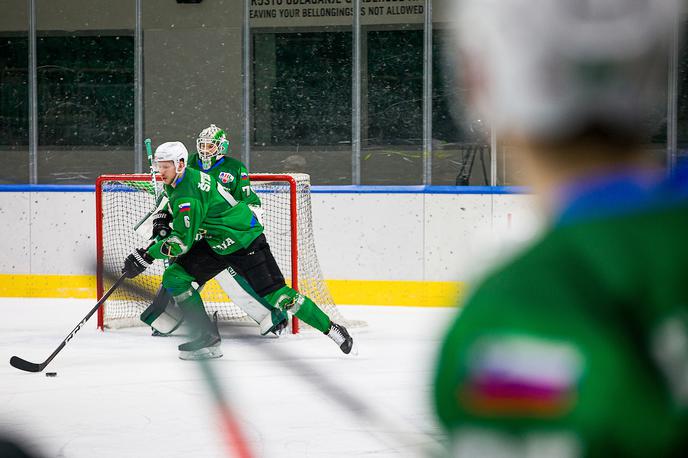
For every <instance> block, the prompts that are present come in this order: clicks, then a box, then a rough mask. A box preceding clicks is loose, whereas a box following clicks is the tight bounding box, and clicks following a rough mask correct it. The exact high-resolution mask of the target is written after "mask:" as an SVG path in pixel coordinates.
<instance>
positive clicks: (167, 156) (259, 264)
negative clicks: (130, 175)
mask: <svg viewBox="0 0 688 458" xmlns="http://www.w3.org/2000/svg"><path fill="white" fill-rule="evenodd" d="M188 159H189V157H188V152H187V150H186V148H185V147H184V145H183V144H182V143H180V142H167V143H163V144H162V145H160V146H158V148H157V149H156V150H155V163H156V166H157V168H158V172H159V173H160V176H161V177H162V180H163V182H164V183H165V185H164V190H165V194H166V195H167V197H168V199H169V207H170V210H171V212H172V221H173V228H172V231H171V233H170V234H169V235H168V236H166V237H164V238H162V239H160V240H158V241H157V242H156V243H154V244H153V245H152V246H150V247H149V248H148V249H143V248H139V249H137V250H135V251H134V252H133V253H131V254H130V255H129V256H128V257H127V258H126V260H125V262H124V268H123V269H122V272H123V273H124V274H126V276H127V277H128V278H134V277H136V276H137V275H139V274H140V273H142V272H143V271H144V270H145V269H146V268H147V267H148V266H149V265H150V264H151V263H152V262H153V260H154V259H171V258H174V259H175V260H174V263H173V264H171V265H170V266H169V267H168V268H166V269H165V273H164V274H163V279H162V283H163V287H164V288H165V289H166V290H167V291H168V292H169V293H170V295H171V296H172V297H173V298H174V302H175V303H176V305H178V306H179V307H180V308H181V309H182V310H183V312H184V318H185V319H186V320H188V321H189V322H190V324H191V326H192V327H193V328H194V329H196V330H200V335H199V336H198V337H197V338H196V339H194V340H192V341H190V342H187V343H184V344H182V345H180V346H179V352H180V354H179V357H180V358H181V359H210V358H218V357H221V356H222V350H221V349H220V333H219V332H218V329H217V323H214V322H212V321H211V320H210V318H209V317H208V315H207V314H206V311H205V307H204V305H203V301H202V299H201V296H200V294H199V292H198V290H197V289H196V288H194V287H193V285H192V283H194V282H196V283H197V284H199V285H202V284H204V283H205V282H207V281H208V280H210V279H211V278H213V277H215V276H216V275H217V274H218V273H220V272H223V271H225V270H226V269H228V268H231V269H232V273H233V277H235V278H236V279H237V282H239V283H240V284H241V285H242V288H243V290H244V291H245V293H246V295H247V296H251V297H253V298H256V299H258V298H260V300H264V301H266V302H267V303H268V304H270V305H271V306H273V307H277V308H279V309H281V310H283V311H289V312H291V313H293V314H294V315H296V316H297V317H298V318H299V319H301V320H303V321H304V322H305V323H306V324H309V325H311V326H312V327H314V328H316V329H318V330H319V331H321V332H323V333H324V334H326V335H327V336H328V337H330V338H331V339H332V340H333V341H334V342H335V343H336V344H337V346H338V347H339V348H340V349H341V350H342V351H343V352H344V353H350V352H351V349H352V345H353V339H352V338H351V337H350V336H349V333H348V332H347V330H346V328H344V326H341V325H339V324H336V323H333V322H332V321H330V318H329V317H328V316H327V315H326V314H325V313H324V312H323V311H322V310H320V308H319V307H318V306H317V305H316V304H315V303H314V302H313V301H312V300H311V299H309V298H308V297H306V296H304V295H302V294H300V293H298V292H297V291H295V290H294V289H292V288H290V287H288V286H286V284H285V282H284V277H283V276H282V273H281V272H280V269H279V267H278V265H277V262H276V261H275V259H274V258H273V256H272V253H271V251H270V247H269V245H268V243H267V240H266V239H265V235H264V234H263V225H262V224H261V223H260V221H259V220H258V218H257V217H256V215H255V214H254V213H253V212H252V211H251V209H250V208H249V206H248V205H247V204H246V202H245V201H240V202H239V201H237V200H236V199H234V197H232V195H231V194H229V192H227V190H226V189H225V188H224V187H222V186H221V185H219V184H218V183H217V181H215V179H214V178H212V177H211V176H210V175H208V174H206V173H204V172H201V171H198V170H195V169H192V168H190V167H187V162H188ZM198 234H200V235H202V238H201V239H200V240H196V239H197V235H198ZM170 319H171V320H172V321H175V320H176V317H170V316H169V314H168V313H167V312H166V311H165V310H162V311H161V312H160V315H159V316H157V317H154V319H152V320H151V323H150V324H151V325H152V326H153V327H154V328H155V329H158V327H157V325H158V324H159V323H158V322H163V321H168V320H170Z"/></svg>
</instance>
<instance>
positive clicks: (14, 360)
mask: <svg viewBox="0 0 688 458" xmlns="http://www.w3.org/2000/svg"><path fill="white" fill-rule="evenodd" d="M125 278H126V277H125V276H124V274H122V276H120V277H119V279H117V281H116V282H115V284H114V285H112V286H111V287H110V289H109V290H107V291H106V292H105V294H103V297H101V298H100V300H99V301H98V302H97V303H96V305H94V306H93V308H92V309H91V310H90V311H89V312H88V313H87V314H86V316H85V317H84V318H83V319H82V320H81V321H80V322H79V324H77V325H76V327H75V328H74V329H72V332H70V333H69V335H67V337H65V338H64V340H63V341H62V342H61V343H60V345H59V346H58V347H57V348H56V349H55V351H53V352H52V353H51V354H50V356H48V359H46V360H45V361H43V362H42V363H40V364H38V363H32V362H30V361H26V360H25V359H22V358H19V357H18V356H12V357H11V358H10V364H11V365H12V367H16V368H17V369H19V370H21V371H25V372H41V371H43V369H45V368H46V366H47V365H48V364H50V361H52V360H53V358H55V356H57V354H58V353H59V352H60V351H61V350H62V349H63V348H64V347H65V345H67V342H69V341H70V340H72V337H74V335H75V334H76V333H77V332H78V331H79V329H81V327H82V326H83V325H84V324H85V323H86V322H87V321H88V319H89V318H91V317H92V316H93V314H94V313H96V311H97V310H98V309H99V308H100V306H101V305H103V303H104V302H105V301H106V300H107V298H108V297H110V295H111V294H112V293H113V292H114V291H115V290H116V289H117V287H119V285H121V284H122V282H123V281H124V279H125Z"/></svg>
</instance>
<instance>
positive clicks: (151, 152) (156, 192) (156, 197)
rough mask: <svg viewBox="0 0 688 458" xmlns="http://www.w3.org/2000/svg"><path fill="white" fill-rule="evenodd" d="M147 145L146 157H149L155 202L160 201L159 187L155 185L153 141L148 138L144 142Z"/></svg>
mask: <svg viewBox="0 0 688 458" xmlns="http://www.w3.org/2000/svg"><path fill="white" fill-rule="evenodd" d="M143 143H144V144H145V145H146V155H147V156H148V166H149V167H150V174H151V181H152V183H153V195H154V196H155V201H156V202H157V200H158V186H157V185H156V183H155V168H153V151H152V149H151V139H150V138H147V139H145V140H144V141H143Z"/></svg>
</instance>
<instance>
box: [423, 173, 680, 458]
mask: <svg viewBox="0 0 688 458" xmlns="http://www.w3.org/2000/svg"><path fill="white" fill-rule="evenodd" d="M623 181H624V180H620V182H619V183H606V184H605V185H603V186H599V187H598V188H597V189H596V190H594V191H592V192H585V193H583V194H584V195H582V196H579V198H576V199H574V200H573V201H572V202H570V204H569V205H568V207H567V208H566V210H565V211H563V212H562V214H561V216H560V218H559V222H558V224H557V225H555V227H553V228H552V229H551V230H550V231H548V232H547V233H546V234H545V235H544V236H543V237H542V238H541V239H540V240H539V241H537V242H536V243H535V244H534V245H533V246H532V247H531V248H529V249H528V250H526V251H525V252H524V253H522V254H521V255H519V256H518V257H517V258H516V259H514V260H513V261H512V262H510V263H508V264H507V265H506V266H504V267H503V268H501V269H500V270H498V271H496V272H495V273H494V274H492V275H490V276H489V277H487V279H486V280H485V281H484V282H483V283H482V284H481V285H480V286H479V287H478V288H477V289H476V291H475V292H473V293H472V294H471V296H470V298H469V300H468V301H467V303H466V305H465V307H464V308H463V310H462V311H461V313H460V314H459V315H458V317H457V318H456V320H455V322H454V323H453V325H452V326H451V327H450V329H449V331H448V333H447V335H446V337H445V339H444V341H443V345H442V348H441V352H440V356H439V360H438V366H437V371H436V375H435V385H434V386H435V391H434V401H435V409H436V412H437V414H438V417H439V420H440V422H441V423H442V424H443V426H444V427H445V428H446V429H447V431H448V433H449V435H450V437H451V439H452V444H453V452H454V453H455V454H456V455H458V456H476V457H477V456H494V455H495V454H497V453H499V454H500V455H499V456H566V457H569V456H570V457H575V456H588V457H611V456H624V457H660V456H680V455H679V452H680V451H686V450H688V449H687V448H686V447H687V446H688V242H686V237H687V235H686V234H688V192H687V191H688V185H686V183H688V180H686V179H684V180H677V181H673V182H672V183H671V184H669V185H667V183H663V184H661V185H659V186H657V187H656V188H655V189H653V190H646V189H644V188H643V186H644V185H638V184H636V183H632V180H631V182H626V183H622V182H623ZM536 450H540V452H541V453H540V454H537V453H535V454H532V453H531V452H533V451H536ZM526 452H528V453H531V454H528V453H526Z"/></svg>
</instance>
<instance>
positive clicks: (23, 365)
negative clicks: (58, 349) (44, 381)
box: [10, 356, 45, 372]
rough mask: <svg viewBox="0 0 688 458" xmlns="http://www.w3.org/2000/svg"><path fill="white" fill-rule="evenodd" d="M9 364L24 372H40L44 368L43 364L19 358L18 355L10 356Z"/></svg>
mask: <svg viewBox="0 0 688 458" xmlns="http://www.w3.org/2000/svg"><path fill="white" fill-rule="evenodd" d="M10 364H11V365H12V366H14V367H16V368H17V369H19V370H21V371H26V372H41V371H42V370H43V369H45V366H44V365H43V364H36V363H32V362H29V361H27V360H25V359H21V358H20V357H19V356H13V357H12V358H10Z"/></svg>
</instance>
